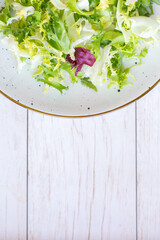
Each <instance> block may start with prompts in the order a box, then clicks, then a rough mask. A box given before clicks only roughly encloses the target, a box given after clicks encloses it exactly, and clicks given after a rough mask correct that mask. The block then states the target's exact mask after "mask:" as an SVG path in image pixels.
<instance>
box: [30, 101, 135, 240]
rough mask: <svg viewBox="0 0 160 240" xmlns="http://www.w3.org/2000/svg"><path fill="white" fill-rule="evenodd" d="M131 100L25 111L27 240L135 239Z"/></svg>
mask: <svg viewBox="0 0 160 240" xmlns="http://www.w3.org/2000/svg"><path fill="white" fill-rule="evenodd" d="M135 192H136V191H135V105H134V104H132V105H130V106H128V107H127V108H123V109H121V110H119V111H116V112H113V113H111V114H107V115H103V116H99V117H93V118H86V119H62V118H55V117H49V116H44V115H41V114H38V113H34V112H29V196H28V197H29V202H28V207H29V216H28V217H29V218H28V220H29V240H31V239H32V240H37V239H38V240H42V239H43V240H44V239H47V240H52V239H54V240H56V239H57V240H63V239H65V240H67V239H69V240H71V239H75V240H82V239H83V240H85V239H92V240H94V239H95V240H97V239H98V240H99V239H107V240H110V239H111V240H114V239H118V240H124V239H127V240H132V239H136V211H135V209H136V194H135Z"/></svg>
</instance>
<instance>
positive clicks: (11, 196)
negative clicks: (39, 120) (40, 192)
mask: <svg viewBox="0 0 160 240" xmlns="http://www.w3.org/2000/svg"><path fill="white" fill-rule="evenodd" d="M26 143H27V111H26V110H25V109H23V108H20V107H19V106H17V105H16V104H14V103H12V102H11V101H9V100H8V99H6V98H5V97H4V96H2V95H0V240H18V239H20V240H25V239H26V156H27V147H26Z"/></svg>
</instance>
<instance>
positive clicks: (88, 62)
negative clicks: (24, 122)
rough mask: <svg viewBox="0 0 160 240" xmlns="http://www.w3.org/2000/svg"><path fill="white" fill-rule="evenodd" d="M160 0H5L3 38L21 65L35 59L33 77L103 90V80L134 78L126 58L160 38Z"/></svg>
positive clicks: (0, 22)
mask: <svg viewBox="0 0 160 240" xmlns="http://www.w3.org/2000/svg"><path fill="white" fill-rule="evenodd" d="M153 3H155V4H159V5H160V0H5V6H4V7H3V8H2V9H1V10H0V32H2V33H3V37H2V41H4V42H7V44H8V48H9V49H10V50H11V51H12V53H13V54H14V55H15V56H16V58H17V62H18V70H19V71H21V69H22V67H23V65H25V64H26V63H27V64H28V59H29V61H30V65H31V69H32V71H33V78H35V79H36V80H37V81H41V82H43V83H44V84H45V85H46V86H49V87H54V88H56V89H57V90H59V91H60V92H61V93H62V92H63V91H64V90H67V89H68V85H67V83H66V81H65V72H68V74H69V75H70V79H71V82H72V83H77V82H81V83H82V85H84V86H86V87H89V88H91V89H93V90H94V91H97V87H96V86H97V85H98V84H104V83H105V82H107V83H108V87H110V86H112V85H117V86H118V88H120V89H121V88H122V87H123V86H125V85H127V84H129V81H128V77H129V76H130V75H131V74H130V69H131V67H133V66H134V65H133V64H132V65H131V66H130V67H128V68H126V67H125V65H124V61H126V60H130V59H136V61H137V62H138V63H139V64H140V63H141V58H142V57H145V56H146V54H147V52H148V46H149V44H150V43H152V42H153V41H156V42H160V20H159V19H158V18H157V19H155V18H153V17H152V15H153Z"/></svg>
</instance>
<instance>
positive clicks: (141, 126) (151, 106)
mask: <svg viewBox="0 0 160 240" xmlns="http://www.w3.org/2000/svg"><path fill="white" fill-rule="evenodd" d="M137 160H138V162H137V172H138V239H145V240H150V239H152V240H159V239H160V84H159V85H158V86H157V87H156V88H154V89H153V90H152V91H151V92H150V93H149V94H148V95H146V96H145V97H144V98H142V99H141V100H140V101H138V103H137Z"/></svg>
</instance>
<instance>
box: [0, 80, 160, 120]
mask: <svg viewBox="0 0 160 240" xmlns="http://www.w3.org/2000/svg"><path fill="white" fill-rule="evenodd" d="M159 82H160V79H158V80H157V81H156V82H155V83H154V84H153V85H152V86H151V87H149V88H148V89H147V90H146V91H145V92H143V93H142V94H140V95H139V96H138V97H136V98H135V99H133V100H131V101H129V102H127V103H125V104H122V105H121V106H119V107H116V108H113V109H111V110H108V111H104V112H100V113H94V114H87V115H77V116H69V115H60V114H54V113H47V112H43V111H40V110H38V109H36V108H32V107H29V106H26V105H25V104H23V103H20V102H18V101H16V100H15V99H14V98H12V97H10V96H9V95H7V94H6V93H4V92H3V91H1V90H0V94H2V95H3V96H5V97H6V98H7V99H9V100H10V101H12V102H14V103H16V104H17V105H19V106H21V107H23V108H25V109H28V110H31V111H34V112H38V113H41V114H45V115H48V116H52V117H63V118H85V117H94V116H99V115H102V114H107V113H110V112H113V111H116V110H118V109H121V108H123V107H126V106H128V105H129V104H131V103H133V102H135V101H137V100H139V99H140V98H142V97H144V96H145V95H146V94H147V93H149V92H150V91H151V90H152V89H153V88H154V87H156V86H157V85H158V83H159Z"/></svg>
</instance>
